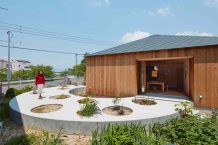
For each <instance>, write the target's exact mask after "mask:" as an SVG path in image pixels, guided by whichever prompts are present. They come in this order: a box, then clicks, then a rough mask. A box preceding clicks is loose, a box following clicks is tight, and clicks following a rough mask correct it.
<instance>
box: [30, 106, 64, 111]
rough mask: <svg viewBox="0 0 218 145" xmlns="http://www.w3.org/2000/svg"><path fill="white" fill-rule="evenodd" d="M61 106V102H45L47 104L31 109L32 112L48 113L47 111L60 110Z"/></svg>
mask: <svg viewBox="0 0 218 145" xmlns="http://www.w3.org/2000/svg"><path fill="white" fill-rule="evenodd" d="M61 108H63V105H61V104H47V105H40V106H37V107H35V108H33V109H32V110H31V111H32V112H34V113H49V112H55V111H57V110H60V109H61Z"/></svg>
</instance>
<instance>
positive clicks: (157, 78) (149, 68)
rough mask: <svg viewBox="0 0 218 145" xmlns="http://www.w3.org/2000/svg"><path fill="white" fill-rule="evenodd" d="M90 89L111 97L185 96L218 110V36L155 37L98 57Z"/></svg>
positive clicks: (91, 65)
mask: <svg viewBox="0 0 218 145" xmlns="http://www.w3.org/2000/svg"><path fill="white" fill-rule="evenodd" d="M86 88H87V89H90V88H91V89H92V91H93V92H94V93H95V94H96V95H98V96H111V97H114V96H119V97H128V96H136V95H138V94H147V93H154V94H164V95H169V96H170V95H173V96H177V97H180V96H182V95H185V96H188V97H190V98H191V99H192V100H193V101H194V104H195V106H197V107H210V108H218V37H204V36H174V35H153V36H149V37H147V38H143V39H140V40H137V41H133V42H130V43H126V44H123V45H120V46H117V47H113V48H109V49H106V50H103V51H99V52H96V53H93V54H91V55H89V56H87V66H86Z"/></svg>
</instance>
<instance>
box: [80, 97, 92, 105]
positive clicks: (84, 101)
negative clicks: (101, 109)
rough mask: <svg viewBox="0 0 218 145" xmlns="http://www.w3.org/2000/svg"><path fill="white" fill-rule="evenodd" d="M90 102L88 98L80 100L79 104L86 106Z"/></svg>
mask: <svg viewBox="0 0 218 145" xmlns="http://www.w3.org/2000/svg"><path fill="white" fill-rule="evenodd" d="M89 102H90V99H89V98H88V97H86V98H84V99H82V100H81V102H80V103H81V104H88V103H89Z"/></svg>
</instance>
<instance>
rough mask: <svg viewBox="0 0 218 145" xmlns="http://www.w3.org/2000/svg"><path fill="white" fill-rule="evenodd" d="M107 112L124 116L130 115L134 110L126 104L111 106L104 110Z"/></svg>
mask: <svg viewBox="0 0 218 145" xmlns="http://www.w3.org/2000/svg"><path fill="white" fill-rule="evenodd" d="M102 111H103V112H104V113H105V114H108V115H112V116H124V115H130V114H131V113H132V112H133V111H132V109H130V108H128V107H125V106H118V105H116V106H109V107H106V108H104V109H103V110H102Z"/></svg>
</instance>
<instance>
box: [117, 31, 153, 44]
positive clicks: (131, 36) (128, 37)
mask: <svg viewBox="0 0 218 145" xmlns="http://www.w3.org/2000/svg"><path fill="white" fill-rule="evenodd" d="M148 36H150V33H149V32H143V31H134V32H132V33H130V32H128V33H126V34H124V35H123V37H122V39H121V42H122V43H128V42H131V41H135V40H138V39H141V38H145V37H148Z"/></svg>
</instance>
